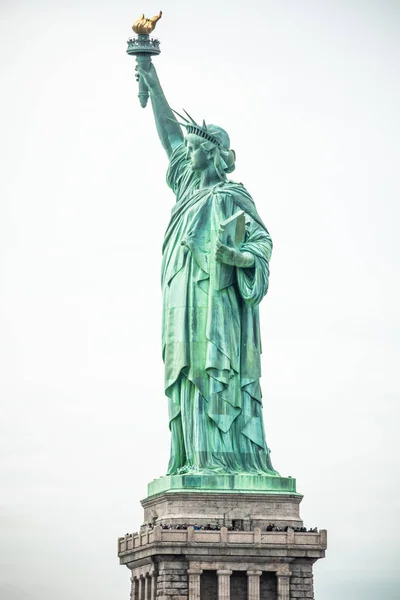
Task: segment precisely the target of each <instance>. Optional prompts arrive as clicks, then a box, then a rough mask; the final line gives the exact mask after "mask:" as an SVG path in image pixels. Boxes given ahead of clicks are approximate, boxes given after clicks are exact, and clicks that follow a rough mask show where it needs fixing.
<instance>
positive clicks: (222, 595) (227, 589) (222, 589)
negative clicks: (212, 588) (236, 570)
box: [217, 569, 232, 600]
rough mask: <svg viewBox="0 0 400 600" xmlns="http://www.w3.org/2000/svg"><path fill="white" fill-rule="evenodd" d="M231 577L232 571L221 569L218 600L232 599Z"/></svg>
mask: <svg viewBox="0 0 400 600" xmlns="http://www.w3.org/2000/svg"><path fill="white" fill-rule="evenodd" d="M231 575H232V571H231V570H230V569H219V570H218V571H217V576H218V600H230V597H231Z"/></svg>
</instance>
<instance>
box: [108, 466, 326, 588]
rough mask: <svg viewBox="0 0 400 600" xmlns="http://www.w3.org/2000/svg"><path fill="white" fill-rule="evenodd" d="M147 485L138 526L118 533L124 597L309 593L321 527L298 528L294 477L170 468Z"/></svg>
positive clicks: (321, 551) (321, 550) (320, 552)
mask: <svg viewBox="0 0 400 600" xmlns="http://www.w3.org/2000/svg"><path fill="white" fill-rule="evenodd" d="M148 492H149V495H148V497H147V498H145V499H144V500H142V506H143V508H144V524H143V525H142V526H141V528H140V531H138V532H137V533H133V534H127V535H125V536H124V537H121V538H119V540H118V556H119V559H120V563H121V564H122V565H125V566H127V567H128V569H130V571H131V583H132V588H131V599H132V600H155V598H157V600H245V599H246V600H298V599H300V598H307V600H311V599H312V598H314V592H313V564H314V562H315V561H316V560H318V559H319V558H323V557H324V555H325V549H326V531H320V532H317V531H312V532H310V531H308V532H304V531H299V529H300V528H302V526H303V522H302V520H301V517H300V502H301V500H302V496H301V494H298V493H297V492H296V481H295V479H292V478H290V477H287V478H286V477H279V476H257V475H244V474H242V475H200V474H199V475H195V474H190V475H173V476H169V477H161V478H160V479H156V480H154V481H152V482H151V483H150V484H149V487H148ZM271 523H272V524H274V526H275V527H274V530H273V531H271V527H269V525H270V524H271Z"/></svg>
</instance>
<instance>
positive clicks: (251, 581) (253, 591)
mask: <svg viewBox="0 0 400 600" xmlns="http://www.w3.org/2000/svg"><path fill="white" fill-rule="evenodd" d="M261 575H262V571H247V600H260V577H261Z"/></svg>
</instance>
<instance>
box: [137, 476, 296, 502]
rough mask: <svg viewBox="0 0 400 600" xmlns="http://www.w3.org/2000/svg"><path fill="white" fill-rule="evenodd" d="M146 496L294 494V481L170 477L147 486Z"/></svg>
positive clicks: (217, 477) (267, 478)
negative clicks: (210, 493)
mask: <svg viewBox="0 0 400 600" xmlns="http://www.w3.org/2000/svg"><path fill="white" fill-rule="evenodd" d="M147 491H148V496H149V497H150V496H155V495H157V494H161V493H163V492H169V491H171V492H172V491H174V492H177V491H185V492H188V491H196V492H217V491H219V492H221V491H224V492H227V493H229V492H231V493H240V492H255V493H259V494H263V493H265V494H279V493H283V494H288V493H290V494H296V493H297V492H296V480H295V479H293V478H291V477H277V476H268V475H249V474H247V473H243V474H240V475H222V474H221V475H202V474H198V475H194V474H193V475H170V476H169V477H160V478H159V479H155V480H154V481H152V482H151V483H149V485H148V490H147Z"/></svg>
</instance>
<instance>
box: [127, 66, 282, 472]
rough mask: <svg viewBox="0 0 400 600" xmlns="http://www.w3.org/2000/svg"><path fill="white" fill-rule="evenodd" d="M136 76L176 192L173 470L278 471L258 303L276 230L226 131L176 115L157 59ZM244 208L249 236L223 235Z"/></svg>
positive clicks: (172, 233) (170, 346) (171, 238)
mask: <svg viewBox="0 0 400 600" xmlns="http://www.w3.org/2000/svg"><path fill="white" fill-rule="evenodd" d="M137 78H138V80H139V84H141V85H142V86H143V87H147V89H148V92H149V94H150V99H151V103H152V108H153V112H154V118H155V122H156V126H157V131H158V134H159V138H160V141H161V144H162V145H163V147H164V149H165V151H166V153H167V155H168V158H169V167H168V172H167V183H168V185H169V187H170V188H171V189H172V191H173V192H174V194H175V196H176V204H175V205H174V207H173V209H172V213H171V220H170V222H169V225H168V227H167V230H166V234H165V239H164V244H163V261H162V293H163V324H162V353H163V360H164V363H165V393H166V396H167V397H168V404H169V425H170V430H171V454H170V460H169V466H168V475H175V474H183V473H189V474H214V473H215V474H217V473H221V474H240V473H243V474H244V473H249V474H259V475H278V473H277V472H276V471H274V469H273V467H272V463H271V460H270V451H269V449H268V446H267V444H266V439H265V432H264V424H263V417H262V403H261V389H260V381H259V380H260V376H261V368H260V353H261V340H260V324H259V311H258V305H259V303H260V302H261V300H262V298H263V297H264V296H265V294H266V293H267V290H268V280H269V266H268V265H269V259H270V256H271V250H272V241H271V238H270V235H269V233H268V231H267V228H266V227H265V225H264V223H263V222H262V220H261V218H260V217H259V215H258V212H257V210H256V207H255V205H254V202H253V200H252V198H251V196H250V195H249V193H248V192H247V191H246V189H245V188H244V187H243V185H242V184H239V183H235V182H233V181H230V180H228V179H227V175H228V174H229V173H231V172H232V171H233V170H234V168H235V153H234V151H233V150H232V149H231V148H230V139H229V136H228V134H227V133H226V131H224V129H222V128H221V127H218V126H216V125H210V124H209V125H207V124H206V123H205V122H204V121H203V122H202V124H201V125H199V124H198V123H196V121H195V120H194V119H192V118H191V117H190V116H189V115H188V114H187V113H186V117H181V116H180V115H178V116H179V117H180V121H181V122H179V121H178V120H177V118H176V117H175V114H174V112H173V111H172V110H171V108H170V107H169V105H168V102H167V100H166V98H165V95H164V93H163V90H162V88H161V85H160V82H159V79H158V76H157V73H156V70H155V68H154V66H153V64H152V63H150V64H149V66H148V68H147V69H144V68H143V67H142V66H140V65H138V67H137ZM176 114H177V113H176ZM182 128H183V129H185V130H186V137H184V135H183V130H182ZM238 213H239V214H241V215H244V217H243V221H244V234H243V238H242V241H241V242H240V243H237V240H236V243H235V240H234V239H233V238H232V236H231V237H228V239H227V240H226V239H225V241H221V238H220V237H219V235H218V232H220V231H221V224H224V223H226V222H229V219H231V218H233V220H234V221H235V217H236V215H237V214H238ZM218 268H223V269H225V272H226V273H228V275H229V274H230V275H229V276H228V278H227V280H226V282H225V285H224V284H222V285H219V284H218V278H217V277H216V275H215V273H216V270H217V269H218Z"/></svg>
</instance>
